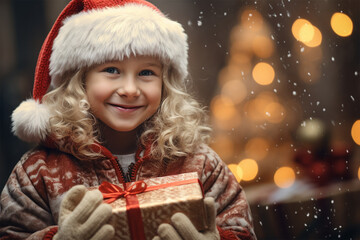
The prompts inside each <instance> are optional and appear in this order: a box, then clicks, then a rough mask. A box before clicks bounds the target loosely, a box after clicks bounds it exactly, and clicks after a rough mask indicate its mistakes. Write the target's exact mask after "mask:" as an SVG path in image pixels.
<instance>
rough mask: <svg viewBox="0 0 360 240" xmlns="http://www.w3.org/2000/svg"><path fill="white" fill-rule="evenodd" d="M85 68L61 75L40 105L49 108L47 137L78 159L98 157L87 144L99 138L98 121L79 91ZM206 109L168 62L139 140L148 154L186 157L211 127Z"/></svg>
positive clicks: (84, 94) (173, 157) (207, 136)
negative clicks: (156, 103)
mask: <svg viewBox="0 0 360 240" xmlns="http://www.w3.org/2000/svg"><path fill="white" fill-rule="evenodd" d="M86 72H87V69H82V70H79V71H77V72H76V73H72V74H71V73H69V74H66V75H65V77H64V83H63V84H62V85H61V86H59V87H58V88H56V89H54V90H52V91H50V92H48V93H47V94H46V95H45V96H44V98H43V103H44V104H46V105H47V106H48V107H49V109H51V111H52V117H51V118H50V126H51V130H50V135H51V138H52V139H54V140H55V142H56V143H57V144H58V145H59V148H60V149H61V150H63V151H66V152H70V153H71V154H72V155H74V156H75V157H77V158H79V159H94V158H98V157H103V155H101V153H100V152H96V151H94V148H92V146H93V144H94V143H95V142H101V141H100V139H101V132H100V130H99V126H98V121H97V119H96V118H95V117H94V115H93V114H92V113H91V111H90V104H89V102H88V101H87V97H86V90H85V76H86ZM207 119H208V117H207V113H206V111H205V109H204V108H203V107H201V105H200V104H199V102H198V101H196V100H195V99H194V98H193V97H192V96H191V95H190V94H189V93H187V88H186V84H185V82H184V81H179V80H178V79H177V78H176V74H175V73H174V71H173V70H172V68H171V67H169V66H164V67H163V90H162V100H161V104H160V107H159V109H158V110H157V112H156V113H155V114H154V115H153V116H152V117H151V118H150V119H148V120H147V121H146V122H144V123H143V124H142V127H141V130H142V131H141V132H140V133H139V143H140V144H142V145H143V146H145V145H147V144H149V142H151V155H152V158H154V159H158V160H164V159H166V160H174V159H177V158H179V157H184V156H188V155H191V153H192V152H194V150H195V148H197V147H198V146H199V145H200V144H202V143H207V142H208V140H209V138H210V132H211V129H210V127H209V126H208V125H207Z"/></svg>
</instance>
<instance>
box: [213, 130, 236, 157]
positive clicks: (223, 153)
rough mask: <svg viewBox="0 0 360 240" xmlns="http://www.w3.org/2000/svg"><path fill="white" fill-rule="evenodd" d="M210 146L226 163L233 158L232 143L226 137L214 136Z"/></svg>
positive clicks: (233, 149)
mask: <svg viewBox="0 0 360 240" xmlns="http://www.w3.org/2000/svg"><path fill="white" fill-rule="evenodd" d="M210 145H211V148H212V149H214V151H215V152H216V153H218V154H219V156H220V157H221V158H222V159H223V160H224V161H227V160H229V159H230V158H232V157H233V156H234V151H235V147H234V142H233V141H232V139H230V138H229V137H228V136H227V135H218V136H216V137H215V138H214V139H213V141H212V142H211V144H210Z"/></svg>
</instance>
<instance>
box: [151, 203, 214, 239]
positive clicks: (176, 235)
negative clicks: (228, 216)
mask: <svg viewBox="0 0 360 240" xmlns="http://www.w3.org/2000/svg"><path fill="white" fill-rule="evenodd" d="M204 202H205V208H206V212H207V216H208V219H207V220H208V222H207V223H208V226H209V228H208V229H207V230H206V231H205V232H199V231H198V230H196V228H195V227H194V225H193V224H192V223H191V221H190V219H189V218H188V217H186V216H185V215H184V214H182V213H175V214H174V215H173V216H172V217H171V223H172V225H170V224H167V223H163V224H161V225H160V226H159V228H158V235H159V236H156V237H154V238H153V240H181V239H184V240H192V239H197V240H220V235H219V232H218V230H217V228H216V224H215V218H216V210H215V202H214V199H213V198H211V197H208V198H205V199H204Z"/></svg>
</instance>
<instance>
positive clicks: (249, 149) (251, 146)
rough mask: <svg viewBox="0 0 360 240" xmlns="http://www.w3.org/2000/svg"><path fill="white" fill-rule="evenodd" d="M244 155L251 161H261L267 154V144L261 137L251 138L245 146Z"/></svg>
mask: <svg viewBox="0 0 360 240" xmlns="http://www.w3.org/2000/svg"><path fill="white" fill-rule="evenodd" d="M245 153H246V155H247V156H249V157H251V158H253V159H257V160H262V159H264V158H265V157H266V156H267V155H268V153H269V142H268V141H267V140H266V139H264V138H261V137H256V138H252V139H250V140H249V141H248V142H247V143H246V145H245Z"/></svg>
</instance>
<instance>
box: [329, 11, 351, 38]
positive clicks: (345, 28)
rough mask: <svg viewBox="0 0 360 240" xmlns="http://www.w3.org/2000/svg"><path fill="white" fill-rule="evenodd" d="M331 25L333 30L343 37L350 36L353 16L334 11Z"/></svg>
mask: <svg viewBox="0 0 360 240" xmlns="http://www.w3.org/2000/svg"><path fill="white" fill-rule="evenodd" d="M330 25H331V28H332V30H333V31H334V32H335V33H336V34H337V35H339V36H341V37H347V36H350V35H351V33H352V31H353V22H352V21H351V18H350V17H349V16H348V15H346V14H344V13H340V12H336V13H334V14H333V15H332V17H331V20H330Z"/></svg>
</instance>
